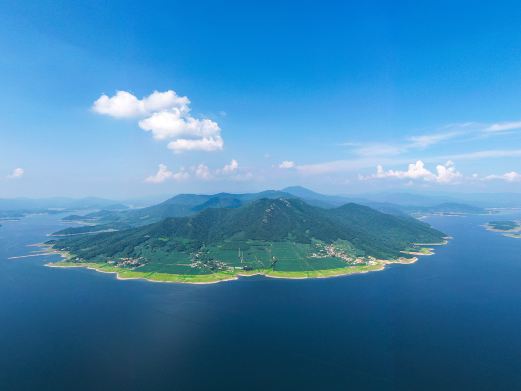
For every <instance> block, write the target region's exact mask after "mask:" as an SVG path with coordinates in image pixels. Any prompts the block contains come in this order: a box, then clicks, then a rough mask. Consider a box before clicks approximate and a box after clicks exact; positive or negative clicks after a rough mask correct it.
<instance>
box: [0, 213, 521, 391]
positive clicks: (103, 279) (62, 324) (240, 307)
mask: <svg viewBox="0 0 521 391" xmlns="http://www.w3.org/2000/svg"><path fill="white" fill-rule="evenodd" d="M489 219H490V218H488V217H483V216H481V217H466V218H456V217H435V218H431V219H430V220H429V221H430V222H431V223H432V224H433V225H434V226H436V227H437V228H439V229H442V230H443V231H444V232H446V233H448V234H450V235H452V236H454V237H455V239H454V240H453V241H452V242H451V243H450V244H449V245H448V246H445V247H442V248H440V249H439V250H438V252H437V255H435V256H432V257H423V258H422V259H421V260H420V262H418V263H416V264H414V265H404V266H402V265H397V266H393V267H390V268H389V269H387V270H386V271H384V272H377V273H370V274H366V275H357V276H350V277H342V278H333V279H326V280H304V281H291V280H276V279H265V278H260V277H259V278H257V277H255V278H248V279H241V280H239V281H235V282H228V283H221V284H215V285H199V286H194V285H175V284H158V283H147V282H144V281H117V280H115V279H114V277H113V276H111V275H106V274H100V273H96V272H92V271H88V270H81V269H63V270H61V269H51V268H46V267H43V266H42V265H43V264H44V263H45V262H46V260H48V258H43V257H39V258H27V259H22V260H16V261H14V260H7V257H9V256H13V255H20V254H25V253H27V251H28V250H30V249H28V248H27V247H25V245H27V244H30V243H34V242H38V241H42V240H44V239H45V234H46V233H48V232H52V231H54V230H56V229H58V228H61V227H62V226H61V225H60V224H59V223H58V222H57V220H56V217H49V216H38V217H29V218H26V219H24V220H23V221H20V222H13V223H5V225H4V226H3V227H1V228H0V389H1V390H36V389H38V390H105V389H126V390H145V389H146V390H156V389H157V390H165V389H169V390H197V389H248V390H252V389H264V390H266V389H270V390H272V389H286V390H288V389H321V390H326V389H327V390H336V389H339V390H348V389H350V390H415V391H416V390H435V391H440V390H444V391H446V390H473V391H475V390H519V389H521V255H520V251H521V240H517V239H510V238H505V237H503V236H501V235H499V234H496V233H491V232H487V231H485V230H484V229H483V228H481V227H480V226H479V225H480V224H482V223H484V222H486V221H488V220H489Z"/></svg>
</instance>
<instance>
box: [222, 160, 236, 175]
mask: <svg viewBox="0 0 521 391" xmlns="http://www.w3.org/2000/svg"><path fill="white" fill-rule="evenodd" d="M238 168H239V163H238V162H237V160H235V159H233V160H232V161H231V162H230V164H226V165H225V166H224V167H223V169H222V172H223V173H225V174H231V173H233V172H235V171H237V169H238Z"/></svg>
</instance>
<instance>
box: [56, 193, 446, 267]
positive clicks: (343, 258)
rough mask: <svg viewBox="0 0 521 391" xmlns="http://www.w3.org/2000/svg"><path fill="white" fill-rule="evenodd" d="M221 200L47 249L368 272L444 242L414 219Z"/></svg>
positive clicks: (133, 258)
mask: <svg viewBox="0 0 521 391" xmlns="http://www.w3.org/2000/svg"><path fill="white" fill-rule="evenodd" d="M218 199H219V201H215V200H213V197H212V198H210V199H208V200H207V201H206V202H210V203H211V205H221V204H222V203H224V204H225V205H228V206H229V205H231V206H232V207H226V208H222V207H220V208H214V207H208V208H206V209H204V210H202V211H201V212H199V213H196V214H195V215H191V216H185V217H169V218H166V219H163V220H161V221H159V222H156V223H153V224H148V225H144V226H140V227H136V228H131V229H126V230H122V231H118V232H105V233H99V234H94V235H92V234H91V235H78V236H70V237H66V238H64V239H59V240H56V241H51V242H49V244H51V245H53V246H54V248H55V249H58V250H62V251H67V252H69V253H71V254H72V256H73V258H72V260H73V261H74V262H80V263H81V262H94V263H97V264H100V265H106V264H107V263H110V264H111V265H116V266H115V267H123V268H125V267H130V268H132V269H133V270H137V271H139V272H141V273H152V272H153V273H172V274H190V275H194V274H195V275H197V274H208V273H216V272H223V271H226V272H228V273H229V272H231V271H233V270H267V269H269V270H273V271H285V272H297V271H317V270H328V269H338V268H346V267H350V266H355V265H358V266H360V265H366V266H367V265H371V262H376V259H391V260H396V259H398V258H400V257H402V256H403V253H402V251H404V250H408V251H411V250H413V249H414V248H415V245H414V243H440V242H442V241H443V237H444V236H445V235H444V234H443V233H442V232H439V231H437V230H435V229H433V228H431V227H430V226H429V225H427V224H425V223H423V222H420V221H418V220H415V219H402V218H399V217H396V216H392V215H388V214H385V213H381V212H378V211H376V210H374V209H371V208H369V207H366V206H362V205H357V204H353V203H350V204H346V205H343V206H340V207H337V208H330V209H325V208H320V207H316V206H312V205H309V204H307V203H306V202H304V201H303V200H301V199H297V198H274V199H270V198H261V199H257V200H252V201H249V202H247V203H246V204H244V205H243V206H240V207H236V206H237V201H236V198H234V197H233V196H232V197H230V196H226V197H224V196H221V197H218ZM243 202H244V201H243ZM187 204H189V205H192V203H191V202H187Z"/></svg>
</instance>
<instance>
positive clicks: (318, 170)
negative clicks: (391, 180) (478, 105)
mask: <svg viewBox="0 0 521 391" xmlns="http://www.w3.org/2000/svg"><path fill="white" fill-rule="evenodd" d="M505 157H521V149H510V150H509V149H506V150H505V149H491V150H483V151H474V152H467V153H461V154H452V155H441V156H440V155H437V156H432V157H428V158H425V159H422V161H423V162H431V163H435V162H437V161H447V160H451V161H459V160H480V159H493V158H505ZM378 162H379V163H380V164H383V165H397V164H406V163H408V162H410V159H408V158H403V157H382V158H378ZM375 163H377V162H375V158H374V157H373V158H371V157H362V158H355V159H344V160H333V161H327V162H321V163H312V164H304V165H298V166H297V165H296V166H295V168H296V169H297V170H299V172H301V173H302V174H304V175H324V174H332V173H341V172H351V171H356V170H360V169H363V168H369V167H374V166H375Z"/></svg>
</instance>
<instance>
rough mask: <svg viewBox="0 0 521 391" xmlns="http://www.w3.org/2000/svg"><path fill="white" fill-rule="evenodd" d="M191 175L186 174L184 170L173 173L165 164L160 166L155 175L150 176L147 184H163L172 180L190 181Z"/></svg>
mask: <svg viewBox="0 0 521 391" xmlns="http://www.w3.org/2000/svg"><path fill="white" fill-rule="evenodd" d="M189 177H190V174H189V173H188V172H186V171H185V170H184V169H181V170H180V171H178V172H175V173H174V172H172V171H170V170H169V169H168V167H167V166H166V165H164V164H159V167H158V170H157V172H156V173H155V174H154V175H151V176H149V177H148V178H146V179H145V182H148V183H155V184H158V183H163V182H165V181H166V180H169V179H172V180H175V181H181V180H184V179H188V178H189Z"/></svg>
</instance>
